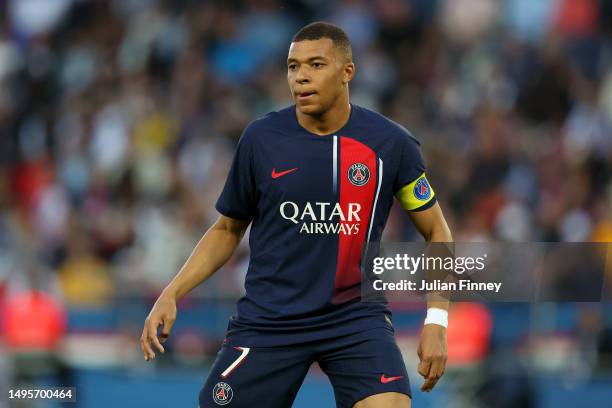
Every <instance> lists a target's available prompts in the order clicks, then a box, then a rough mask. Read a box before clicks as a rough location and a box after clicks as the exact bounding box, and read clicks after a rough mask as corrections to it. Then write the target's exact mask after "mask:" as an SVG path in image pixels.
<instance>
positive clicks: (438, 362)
mask: <svg viewBox="0 0 612 408" xmlns="http://www.w3.org/2000/svg"><path fill="white" fill-rule="evenodd" d="M445 367H446V359H445V358H444V357H439V358H436V359H434V361H433V363H432V364H431V368H430V369H429V376H428V377H430V378H436V379H440V377H442V374H444V368H445Z"/></svg>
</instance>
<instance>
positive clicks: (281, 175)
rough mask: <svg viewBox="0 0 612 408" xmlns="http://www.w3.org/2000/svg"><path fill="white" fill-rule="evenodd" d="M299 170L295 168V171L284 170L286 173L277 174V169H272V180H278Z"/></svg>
mask: <svg viewBox="0 0 612 408" xmlns="http://www.w3.org/2000/svg"><path fill="white" fill-rule="evenodd" d="M297 169H298V168H297V167H294V168H293V169H289V170H284V171H279V172H278V173H277V172H276V168H274V169H272V178H273V179H277V178H279V177H283V176H284V175H285V174H289V173H291V172H294V171H296V170H297Z"/></svg>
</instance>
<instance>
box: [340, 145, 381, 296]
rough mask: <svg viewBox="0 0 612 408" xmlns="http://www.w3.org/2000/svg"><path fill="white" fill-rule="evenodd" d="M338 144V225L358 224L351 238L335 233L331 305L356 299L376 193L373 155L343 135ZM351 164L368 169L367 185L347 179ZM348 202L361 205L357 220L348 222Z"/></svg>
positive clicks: (367, 148)
mask: <svg viewBox="0 0 612 408" xmlns="http://www.w3.org/2000/svg"><path fill="white" fill-rule="evenodd" d="M339 145H340V146H339V147H340V166H339V167H340V169H339V170H340V171H339V174H338V182H339V183H338V185H339V190H340V207H341V208H342V211H343V212H344V214H345V217H346V220H345V221H344V222H342V224H344V225H346V226H348V225H351V224H359V232H358V233H356V234H352V235H348V234H339V236H338V263H337V265H336V282H335V285H334V297H333V300H332V303H334V304H339V303H344V302H347V301H349V300H351V299H354V298H357V297H359V296H360V283H361V270H360V265H361V252H362V249H363V246H364V243H365V240H366V239H367V236H368V226H369V224H370V216H371V213H372V205H373V203H374V196H375V194H376V183H377V182H378V174H377V168H376V153H375V152H374V151H373V150H372V149H370V148H369V147H368V146H366V145H364V144H363V143H360V142H358V141H356V140H355V139H351V138H349V137H346V136H341V137H340V143H339ZM355 163H361V164H365V165H366V166H367V168H368V169H369V170H370V177H369V179H368V182H367V183H366V184H364V185H362V186H356V185H354V184H353V183H351V181H350V180H349V168H350V167H351V166H352V165H353V164H355ZM349 203H358V204H359V205H360V206H361V209H360V211H359V218H360V219H359V221H356V220H352V221H349V220H348V216H349ZM353 228H355V227H353Z"/></svg>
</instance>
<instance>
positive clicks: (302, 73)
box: [295, 68, 310, 85]
mask: <svg viewBox="0 0 612 408" xmlns="http://www.w3.org/2000/svg"><path fill="white" fill-rule="evenodd" d="M309 81H310V78H309V77H308V74H307V73H306V70H305V69H304V68H298V71H297V72H296V74H295V82H297V83H298V84H300V85H301V84H305V83H308V82H309Z"/></svg>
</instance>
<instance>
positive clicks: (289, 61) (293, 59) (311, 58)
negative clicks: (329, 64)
mask: <svg viewBox="0 0 612 408" xmlns="http://www.w3.org/2000/svg"><path fill="white" fill-rule="evenodd" d="M314 60H324V61H327V58H325V57H324V56H322V55H317V56H314V57H310V58H308V59H307V60H306V61H307V62H311V61H314ZM291 62H299V61H298V60H297V59H296V58H287V64H289V63H291Z"/></svg>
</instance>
